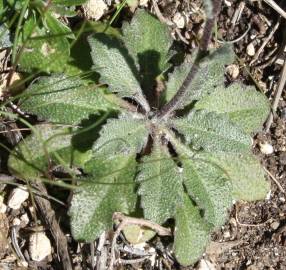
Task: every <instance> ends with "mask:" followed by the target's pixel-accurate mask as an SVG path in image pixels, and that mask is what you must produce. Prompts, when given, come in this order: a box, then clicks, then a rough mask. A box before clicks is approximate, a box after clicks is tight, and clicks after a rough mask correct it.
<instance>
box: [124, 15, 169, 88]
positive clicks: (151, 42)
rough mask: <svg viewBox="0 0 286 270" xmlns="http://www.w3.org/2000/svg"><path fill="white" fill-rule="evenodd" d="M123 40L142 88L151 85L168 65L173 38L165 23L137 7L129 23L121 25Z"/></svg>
mask: <svg viewBox="0 0 286 270" xmlns="http://www.w3.org/2000/svg"><path fill="white" fill-rule="evenodd" d="M123 40H124V44H125V45H126V47H127V49H128V51H129V53H130V54H131V56H132V57H133V59H135V62H136V66H137V67H138V69H139V70H140V74H141V78H140V80H141V83H142V85H143V89H148V88H150V87H152V86H153V85H154V83H155V78H156V77H157V76H158V75H159V74H161V73H162V72H163V71H165V70H166V69H167V68H168V66H169V65H168V60H169V59H170V52H169V50H170V47H171V45H172V43H173V40H172V37H171V35H170V31H169V29H168V27H167V25H166V24H163V23H161V22H160V21H159V20H158V19H156V18H155V17H154V16H153V15H151V14H149V13H148V12H146V11H144V10H142V9H138V10H137V11H136V12H135V14H134V16H133V18H132V21H131V23H130V24H128V23H125V24H124V25H123Z"/></svg>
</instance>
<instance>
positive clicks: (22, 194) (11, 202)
mask: <svg viewBox="0 0 286 270" xmlns="http://www.w3.org/2000/svg"><path fill="white" fill-rule="evenodd" d="M28 198H29V192H28V191H27V190H26V189H25V188H22V187H17V188H15V189H13V191H12V192H11V195H10V197H9V199H8V206H9V207H10V208H12V209H19V208H20V207H21V205H22V203H23V202H24V201H26V200H27V199H28Z"/></svg>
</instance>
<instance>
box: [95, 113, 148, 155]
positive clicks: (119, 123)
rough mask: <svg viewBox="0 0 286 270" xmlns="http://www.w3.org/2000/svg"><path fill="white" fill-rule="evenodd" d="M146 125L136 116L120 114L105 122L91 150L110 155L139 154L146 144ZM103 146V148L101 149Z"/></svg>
mask: <svg viewBox="0 0 286 270" xmlns="http://www.w3.org/2000/svg"><path fill="white" fill-rule="evenodd" d="M147 139H148V130H147V123H146V122H145V120H144V119H142V118H137V117H136V115H134V116H132V115H130V114H122V115H120V117H119V119H110V120H108V121H107V124H105V125H104V126H103V128H102V130H101V132H100V137H99V139H98V140H97V141H96V143H95V145H94V147H93V149H94V150H96V151H100V152H102V151H104V152H110V153H122V154H127V153H130V152H134V151H135V152H139V151H140V150H141V149H142V147H143V146H144V145H145V144H146V143H147ZM103 146H104V147H103Z"/></svg>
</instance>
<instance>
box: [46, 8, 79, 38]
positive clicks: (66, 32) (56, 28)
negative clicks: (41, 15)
mask: <svg viewBox="0 0 286 270" xmlns="http://www.w3.org/2000/svg"><path fill="white" fill-rule="evenodd" d="M45 22H46V24H47V26H48V28H49V29H52V31H53V33H57V34H58V35H62V37H68V38H71V39H75V35H74V33H73V32H72V31H71V29H70V28H69V27H68V26H67V25H65V24H64V23H62V22H61V21H59V20H58V19H57V18H55V17H54V16H53V15H52V14H51V13H50V12H47V13H46V14H45Z"/></svg>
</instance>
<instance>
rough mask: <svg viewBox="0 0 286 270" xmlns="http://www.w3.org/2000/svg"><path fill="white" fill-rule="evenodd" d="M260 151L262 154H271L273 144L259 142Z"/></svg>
mask: <svg viewBox="0 0 286 270" xmlns="http://www.w3.org/2000/svg"><path fill="white" fill-rule="evenodd" d="M259 147H260V151H261V153H262V154H264V155H271V154H273V152H274V149H273V146H272V145H271V144H270V143H268V142H261V143H259Z"/></svg>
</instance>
